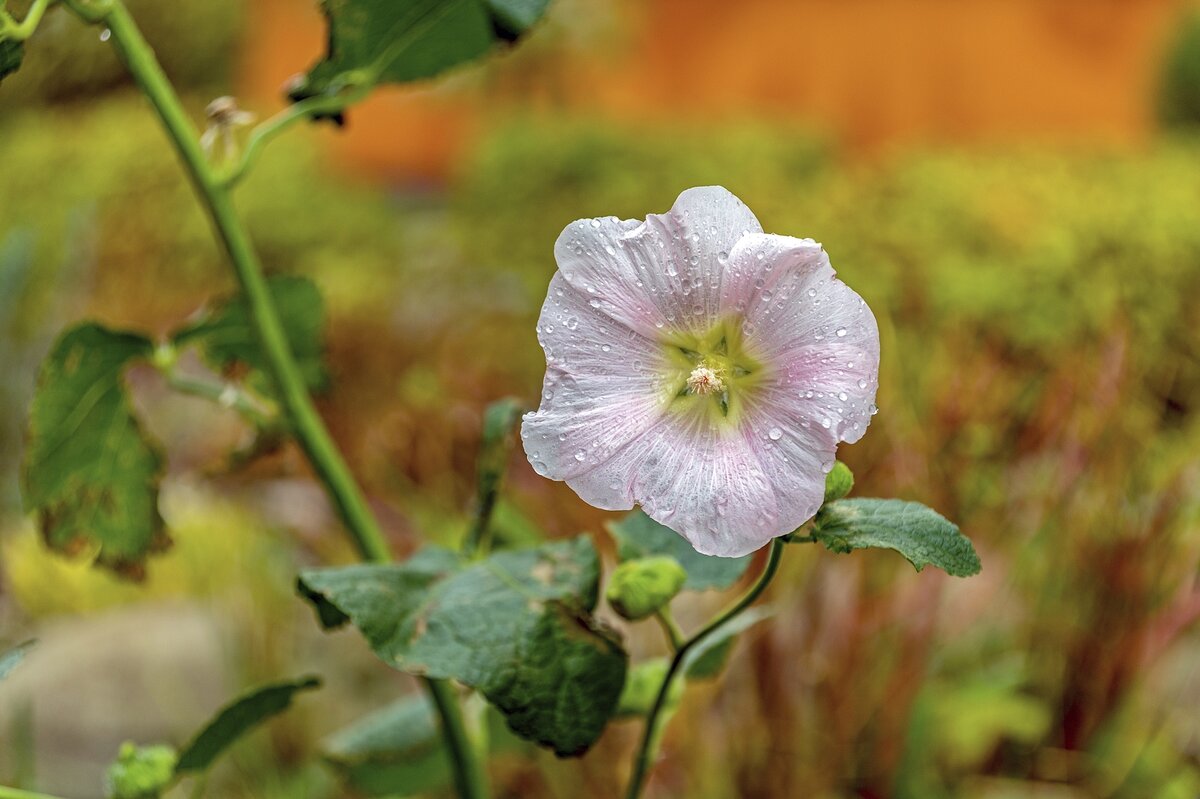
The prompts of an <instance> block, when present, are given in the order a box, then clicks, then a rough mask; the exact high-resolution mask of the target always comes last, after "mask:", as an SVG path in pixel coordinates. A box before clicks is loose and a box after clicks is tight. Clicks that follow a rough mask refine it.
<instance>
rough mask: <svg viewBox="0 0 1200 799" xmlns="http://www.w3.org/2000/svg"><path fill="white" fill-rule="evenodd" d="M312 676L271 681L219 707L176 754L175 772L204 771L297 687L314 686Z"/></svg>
mask: <svg viewBox="0 0 1200 799" xmlns="http://www.w3.org/2000/svg"><path fill="white" fill-rule="evenodd" d="M320 685H321V681H320V680H319V679H317V678H316V677H303V678H301V679H299V680H289V681H287V682H279V683H272V684H270V685H264V686H262V687H261V688H256V689H254V690H253V691H251V692H250V693H248V694H246V695H245V696H243V697H241V698H240V699H237V700H235V701H234V702H233V703H232V704H230V705H227V706H226V707H224V708H222V710H221V712H220V713H218V714H217V716H216V718H214V719H213V720H212V721H210V722H209V723H208V725H207V726H206V727H205V728H204V729H203V730H201V731H200V734H199V735H197V736H196V737H195V739H193V740H192V742H191V743H190V744H188V745H187V747H186V748H185V749H184V750H183V752H182V753H181V754H180V755H179V763H178V765H176V766H175V773H177V774H182V773H183V772H186V771H204V770H205V769H207V768H208V767H209V766H211V765H212V763H213V761H214V760H216V759H217V757H218V756H219V755H220V754H221V753H222V752H224V751H225V749H226V748H228V747H229V746H230V745H232V744H233V743H234V741H236V740H237V739H238V738H240V737H242V736H243V735H245V734H246V733H247V732H249V731H250V730H252V729H254V728H255V727H257V726H258V725H259V724H262V723H263V722H264V721H266V720H267V719H269V718H271V717H272V716H276V715H278V714H280V713H282V712H283V711H285V710H287V709H288V707H289V706H290V705H291V704H292V698H293V697H294V696H295V695H296V694H297V693H299V692H300V691H309V690H312V689H313V688H318V687H320Z"/></svg>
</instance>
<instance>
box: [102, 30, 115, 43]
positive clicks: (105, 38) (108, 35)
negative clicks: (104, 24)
mask: <svg viewBox="0 0 1200 799" xmlns="http://www.w3.org/2000/svg"><path fill="white" fill-rule="evenodd" d="M110 38H112V31H110V30H109V29H108V28H105V29H104V30H102V31H100V41H102V42H107V41H108V40H109V39H110Z"/></svg>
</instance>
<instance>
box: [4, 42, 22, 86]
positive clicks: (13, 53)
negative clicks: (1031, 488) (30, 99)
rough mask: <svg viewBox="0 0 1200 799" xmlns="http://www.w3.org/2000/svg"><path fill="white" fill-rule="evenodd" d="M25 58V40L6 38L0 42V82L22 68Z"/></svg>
mask: <svg viewBox="0 0 1200 799" xmlns="http://www.w3.org/2000/svg"><path fill="white" fill-rule="evenodd" d="M24 58H25V42H18V41H16V40H14V39H5V40H4V41H2V42H0V82H3V81H4V79H5V78H6V77H8V76H9V75H11V74H12V73H14V72H16V71H17V70H18V69H20V68H21V60H22V59H24Z"/></svg>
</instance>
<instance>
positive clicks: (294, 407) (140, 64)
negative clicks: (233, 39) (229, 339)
mask: <svg viewBox="0 0 1200 799" xmlns="http://www.w3.org/2000/svg"><path fill="white" fill-rule="evenodd" d="M65 2H66V4H67V6H68V7H69V8H71V10H73V11H75V12H76V13H77V14H78V15H79V16H80V17H81V18H83V19H84V20H85V21H87V22H94V23H98V24H102V25H106V26H107V27H108V29H109V30H110V31H111V33H112V41H113V43H114V45H115V46H116V48H117V51H118V52H119V53H120V55H121V57H122V59H123V60H124V62H125V64H126V66H127V67H128V69H129V72H130V74H131V75H133V77H134V79H135V80H136V81H137V83H138V85H139V86H140V87H141V89H142V91H143V93H144V94H145V95H146V97H147V99H149V100H150V103H151V105H153V106H154V110H155V111H156V112H157V113H158V116H159V119H160V120H161V122H162V124H163V127H164V128H166V131H167V134H168V136H169V138H170V139H171V143H172V144H173V145H174V147H175V149H176V151H177V152H178V154H179V156H180V158H181V159H182V161H183V163H184V166H185V167H186V168H187V171H188V175H189V176H190V178H191V180H192V184H193V185H194V186H195V188H196V192H197V193H198V194H199V196H200V199H201V201H202V203H203V205H204V206H205V209H206V210H207V211H208V215H209V217H210V219H211V220H212V223H213V227H214V228H215V230H216V234H217V237H218V238H219V239H220V241H221V243H222V245H223V246H224V248H225V251H226V253H227V254H228V256H229V260H230V261H231V262H232V264H233V267H234V271H235V272H236V273H237V278H238V281H239V282H240V283H241V287H242V291H243V293H244V294H245V295H246V300H247V303H248V304H249V308H250V318H251V321H252V323H253V325H254V329H255V333H256V335H257V336H258V338H259V341H260V343H261V344H262V347H263V352H264V354H265V355H266V359H267V363H268V365H269V371H270V374H271V377H272V379H273V380H274V382H275V385H276V387H277V389H278V391H279V401H280V403H281V405H282V407H283V409H284V411H285V412H286V414H287V418H288V422H289V423H290V430H291V432H292V434H293V435H294V436H295V438H296V440H297V441H298V442H299V444H300V446H301V448H302V449H303V450H304V453H305V455H306V456H307V458H308V461H309V463H311V464H312V467H313V469H314V470H315V471H316V473H317V476H318V477H319V478H320V480H321V482H322V483H323V484H324V485H325V488H326V490H327V491H328V493H329V495H330V498H331V499H332V501H333V504H334V506H335V507H336V508H337V510H338V513H339V515H340V516H341V518H342V521H343V522H344V524H345V526H346V529H347V530H348V531H349V533H350V535H351V537H353V539H354V542H355V544H356V545H357V547H358V549H359V552H360V553H361V554H362V556H363V558H364V559H365V560H368V561H375V562H386V561H389V560H391V553H390V552H389V550H388V546H387V543H386V541H385V539H384V537H383V534H382V532H381V531H380V529H379V526H378V524H377V523H376V521H375V517H374V516H373V515H372V513H371V511H370V508H369V507H368V506H367V502H366V498H365V497H364V496H363V494H362V491H361V489H360V488H359V487H358V483H357V482H355V480H354V477H353V475H352V474H351V473H350V469H349V467H347V466H346V463H345V461H344V460H342V456H341V454H340V453H339V452H338V450H337V446H336V445H335V444H334V442H333V438H332V436H330V434H329V431H328V430H327V429H326V428H325V424H324V422H322V421H321V417H320V416H319V415H318V414H317V411H316V408H315V407H314V405H313V402H312V398H311V397H309V395H308V390H307V388H306V387H305V384H304V379H303V377H302V375H301V373H300V369H299V367H298V366H297V364H296V360H295V357H294V356H293V354H292V352H291V348H290V346H289V344H288V341H287V336H286V334H285V333H284V329H283V325H282V323H281V322H280V319H279V313H278V311H277V310H276V308H275V303H274V300H273V299H272V297H271V294H270V291H269V290H268V288H267V283H266V279H265V277H264V276H263V271H262V265H261V264H260V263H259V260H258V255H257V253H256V252H255V250H254V247H253V246H252V245H251V243H250V237H249V234H248V233H247V232H246V229H245V228H244V227H243V225H242V223H241V220H240V219H239V218H238V216H237V214H236V213H235V212H234V209H233V203H232V201H231V199H230V196H229V193H228V191H227V189H226V187H225V186H224V185H223V184H222V182H221V180H220V179H219V178H218V177H217V175H216V174H215V173H214V172H213V170H212V168H211V166H210V165H209V163H208V160H207V159H206V158H205V156H204V152H203V150H202V149H201V147H200V142H199V138H198V137H197V135H196V130H195V128H194V127H193V126H192V124H191V121H190V120H189V119H188V116H187V113H186V112H185V111H184V110H183V105H182V104H181V103H180V101H179V97H178V96H177V95H176V93H175V90H174V88H173V87H172V86H171V83H170V81H168V79H167V76H166V75H165V74H164V73H163V71H162V67H160V66H159V64H158V61H157V60H156V59H155V57H154V51H153V50H152V49H151V47H150V45H149V43H147V42H146V40H145V38H143V36H142V34H141V31H139V30H138V28H137V25H136V23H135V22H134V20H133V18H132V17H131V16H130V14H129V12H128V10H126V8H125V6H124V3H123V2H122V1H121V0H95V2H91V3H89V2H84V0H65ZM425 685H426V687H427V689H428V690H429V692H430V694H431V695H432V697H433V699H434V702H435V704H436V705H437V707H438V709H439V712H441V715H442V731H443V734H444V736H445V737H446V742H447V745H448V746H449V748H450V750H451V752H452V753H455V754H456V757H455V762H456V764H462V763H465V764H468V765H467V766H461V765H460V766H459V768H458V771H459V772H460V773H458V774H457V777H458V778H459V784H460V786H463V793H462V797H463V799H482V797H484V796H485V795H486V788H485V786H484V783H483V779H482V771H481V770H480V769H479V766H478V765H477V764H476V761H475V759H474V752H473V750H472V749H471V745H470V741H469V740H468V738H467V736H466V733H465V730H464V728H463V725H462V719H461V716H459V715H458V710H457V699H456V697H455V696H454V695H453V694H452V693H450V692H449V686H447V685H446V684H444V683H441V682H439V681H433V680H426V681H425ZM451 711H452V712H451ZM0 799H6V798H5V797H3V796H0ZM10 799H21V798H20V797H11V798H10Z"/></svg>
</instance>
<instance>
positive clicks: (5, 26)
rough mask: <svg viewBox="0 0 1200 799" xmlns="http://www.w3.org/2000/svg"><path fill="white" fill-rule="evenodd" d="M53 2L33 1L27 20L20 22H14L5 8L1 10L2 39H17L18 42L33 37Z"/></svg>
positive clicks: (49, 0) (0, 28)
mask: <svg viewBox="0 0 1200 799" xmlns="http://www.w3.org/2000/svg"><path fill="white" fill-rule="evenodd" d="M51 2H53V0H33V5H31V6H30V7H29V13H27V14H26V15H25V19H23V20H21V21H20V22H14V21H13V18H12V17H10V16H9V15H8V14H7V13H6V12H5V11H4V9H3V8H0V33H2V34H4V35H3V36H0V39H15V40H16V41H18V42H20V41H24V40H25V39H28V38H29V37H30V36H32V35H33V32H34V31H35V30H37V26H38V24H39V23H40V22H41V21H42V15H43V14H45V13H46V9H47V8H49V7H50V3H51Z"/></svg>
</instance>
